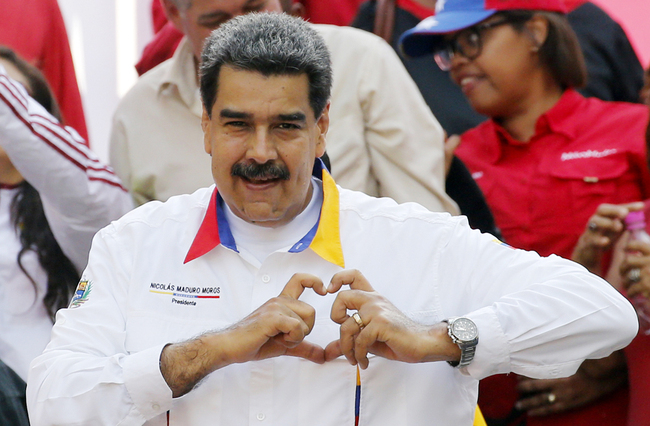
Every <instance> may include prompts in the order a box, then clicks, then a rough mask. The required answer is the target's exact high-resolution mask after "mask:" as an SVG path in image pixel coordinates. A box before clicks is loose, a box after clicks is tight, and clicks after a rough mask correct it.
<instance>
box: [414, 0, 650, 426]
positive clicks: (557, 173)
mask: <svg viewBox="0 0 650 426" xmlns="http://www.w3.org/2000/svg"><path fill="white" fill-rule="evenodd" d="M565 12H566V9H565V5H564V3H563V2H562V1H560V0H446V1H442V0H438V11H437V14H436V15H435V16H433V17H431V18H428V19H426V20H424V21H422V22H421V23H420V24H419V25H418V26H417V27H416V28H414V29H412V30H409V31H408V32H407V33H405V34H404V35H403V36H402V47H403V50H404V52H405V53H406V54H408V55H410V56H420V55H424V54H431V53H433V54H434V56H435V58H436V61H437V62H438V64H439V65H440V67H441V68H443V69H446V70H449V71H450V73H451V77H452V79H453V80H454V81H455V82H456V83H457V84H458V85H459V86H460V87H461V89H462V90H463V93H464V94H465V96H466V97H467V99H468V100H469V102H470V104H471V105H472V106H473V108H474V109H476V111H478V112H479V113H481V114H484V115H487V116H488V117H490V120H488V121H487V122H485V123H483V124H481V125H479V126H478V127H476V128H474V129H472V130H469V131H468V132H466V133H464V134H463V135H462V137H461V142H460V145H459V147H458V148H457V150H456V154H457V155H458V156H459V157H460V158H461V159H462V160H463V162H465V164H466V165H467V167H468V168H469V169H470V171H471V172H472V174H473V176H474V178H475V179H476V181H477V183H478V184H479V186H480V187H481V189H482V190H483V193H484V194H485V197H486V199H487V202H488V204H489V206H490V208H491V210H492V212H493V214H494V217H495V220H496V222H497V226H499V228H500V229H501V231H502V233H503V237H504V238H505V240H506V242H508V244H510V245H513V246H516V247H519V248H524V249H528V250H535V251H537V252H539V253H540V254H542V255H550V254H558V255H560V256H563V257H566V258H570V257H571V254H572V251H573V248H574V247H575V245H576V243H577V241H578V238H579V236H580V235H581V233H582V231H583V229H584V225H585V223H587V221H588V219H589V217H590V216H591V214H592V213H593V212H594V211H595V210H596V208H597V206H598V205H600V204H601V203H612V204H623V203H627V202H631V201H636V200H641V199H646V198H648V197H649V196H650V172H649V171H648V167H647V165H646V148H645V140H644V135H645V129H646V127H647V124H648V109H647V108H645V107H643V106H640V105H632V104H624V103H614V102H603V101H600V100H597V99H593V98H589V99H587V98H584V97H582V96H581V95H579V94H578V93H577V92H576V91H575V90H574V88H576V87H580V86H582V85H583V84H584V82H585V70H584V69H585V67H584V61H583V59H582V54H581V52H580V49H579V45H578V43H577V40H576V37H575V34H574V33H573V31H572V30H571V28H570V27H569V24H568V22H567V20H566V16H565ZM622 362H623V358H622V357H621V354H620V353H619V354H618V355H615V356H613V357H610V358H608V359H605V360H602V361H600V360H598V361H594V360H590V361H586V362H585V363H584V364H583V367H581V369H580V370H579V371H578V373H577V374H576V375H575V376H573V377H572V378H570V379H563V380H555V381H547V380H545V381H533V380H528V379H523V378H520V379H519V381H518V380H517V379H516V378H514V377H512V376H508V377H505V376H497V378H495V379H492V378H490V379H488V380H485V381H483V382H482V383H481V394H480V396H479V405H480V406H481V408H482V410H483V411H484V414H485V415H486V417H491V418H493V419H494V418H497V419H499V421H500V423H498V424H505V425H520V424H528V425H529V426H530V425H553V426H557V425H571V426H578V425H614V426H616V425H624V424H625V423H626V412H627V388H626V387H625V386H623V385H624V383H625V374H624V372H625V370H624V363H623V365H622ZM488 424H490V421H489V420H488ZM495 424H497V423H495Z"/></svg>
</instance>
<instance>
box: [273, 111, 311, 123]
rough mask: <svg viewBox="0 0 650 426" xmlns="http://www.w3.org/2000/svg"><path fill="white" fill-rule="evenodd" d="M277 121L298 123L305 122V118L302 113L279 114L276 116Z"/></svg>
mask: <svg viewBox="0 0 650 426" xmlns="http://www.w3.org/2000/svg"><path fill="white" fill-rule="evenodd" d="M278 119H279V120H280V121H300V122H305V121H307V116H306V115H305V114H303V113H302V112H294V113H291V114H280V115H278Z"/></svg>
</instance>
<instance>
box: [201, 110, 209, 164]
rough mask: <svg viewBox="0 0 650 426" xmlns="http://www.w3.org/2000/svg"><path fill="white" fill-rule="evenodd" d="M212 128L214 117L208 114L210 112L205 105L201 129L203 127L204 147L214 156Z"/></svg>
mask: <svg viewBox="0 0 650 426" xmlns="http://www.w3.org/2000/svg"><path fill="white" fill-rule="evenodd" d="M211 128H212V119H211V118H210V116H209V115H208V112H207V111H206V110H205V106H204V107H203V113H202V114H201V129H203V148H204V149H205V152H207V153H208V154H210V156H212V142H211V139H210V129H211Z"/></svg>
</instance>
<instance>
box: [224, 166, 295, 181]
mask: <svg viewBox="0 0 650 426" xmlns="http://www.w3.org/2000/svg"><path fill="white" fill-rule="evenodd" d="M230 175H231V176H238V177H242V178H244V179H247V180H272V179H280V180H289V178H290V177H291V174H290V173H289V169H288V168H287V166H285V165H284V164H278V163H275V162H266V163H263V164H258V163H237V164H234V165H233V166H232V169H231V171H230Z"/></svg>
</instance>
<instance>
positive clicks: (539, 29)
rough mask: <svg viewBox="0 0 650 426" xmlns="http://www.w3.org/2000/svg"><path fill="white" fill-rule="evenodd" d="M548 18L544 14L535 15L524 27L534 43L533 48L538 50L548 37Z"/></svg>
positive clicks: (534, 50) (535, 50)
mask: <svg viewBox="0 0 650 426" xmlns="http://www.w3.org/2000/svg"><path fill="white" fill-rule="evenodd" d="M548 27H549V23H548V20H547V19H546V18H545V17H544V16H542V15H534V16H533V17H532V18H531V19H530V20H529V21H528V22H526V24H525V27H524V32H525V33H526V35H527V36H528V38H529V39H530V41H531V43H532V47H531V50H532V51H533V52H537V51H538V50H539V49H540V47H542V46H543V45H544V42H545V41H546V38H547V37H548Z"/></svg>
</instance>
